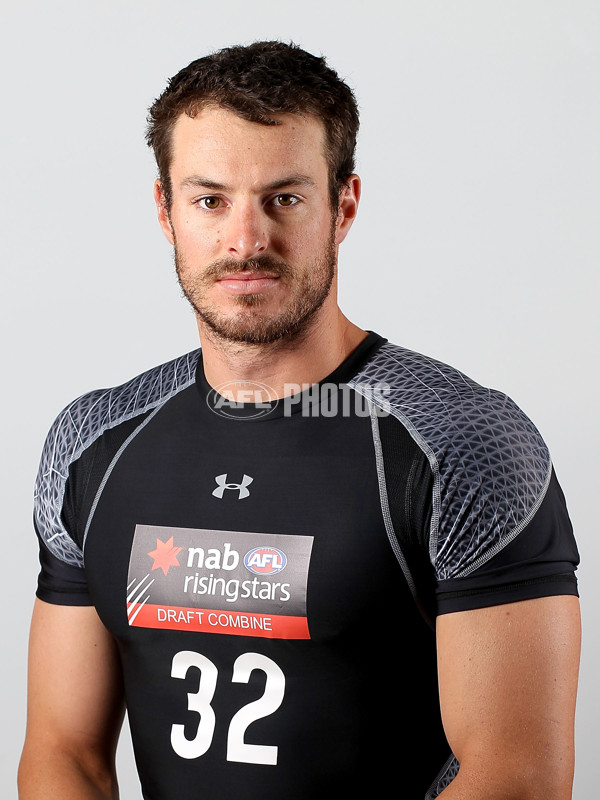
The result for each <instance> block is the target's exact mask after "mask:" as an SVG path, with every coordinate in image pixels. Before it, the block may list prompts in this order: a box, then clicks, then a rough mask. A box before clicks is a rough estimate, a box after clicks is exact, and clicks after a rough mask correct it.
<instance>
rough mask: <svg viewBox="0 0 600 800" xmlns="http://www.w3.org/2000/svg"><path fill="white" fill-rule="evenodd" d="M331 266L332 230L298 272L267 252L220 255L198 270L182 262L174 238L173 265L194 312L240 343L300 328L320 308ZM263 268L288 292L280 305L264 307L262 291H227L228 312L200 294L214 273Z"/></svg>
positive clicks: (281, 337) (287, 335) (291, 334)
mask: <svg viewBox="0 0 600 800" xmlns="http://www.w3.org/2000/svg"><path fill="white" fill-rule="evenodd" d="M335 267H336V247H335V230H334V229H332V231H331V234H330V236H329V239H328V241H327V243H326V247H325V249H324V251H323V253H322V254H320V255H319V256H318V257H317V258H316V259H315V261H314V262H313V264H312V265H310V266H309V267H308V268H307V269H306V270H305V271H304V273H301V274H298V270H296V269H295V268H294V267H293V266H291V265H290V264H288V263H287V262H285V261H281V260H279V259H276V258H274V257H273V256H270V255H264V256H258V257H257V258H252V259H247V260H239V259H232V258H220V259H218V260H216V261H213V262H211V263H210V264H209V265H208V266H207V267H205V268H204V269H203V270H202V272H201V273H200V274H194V272H193V270H190V269H189V268H188V262H187V261H186V260H185V259H184V257H183V254H182V253H181V251H180V249H179V248H178V246H177V241H175V268H176V270H177V278H178V280H179V285H180V287H181V290H182V292H183V295H184V296H185V297H186V299H187V300H188V301H189V303H190V304H191V306H192V308H193V309H194V311H195V313H196V316H197V317H198V318H199V319H200V320H202V322H204V323H205V324H206V326H207V327H208V328H209V329H210V330H211V331H212V332H213V333H214V334H216V336H217V337H218V338H220V339H221V340H225V341H228V342H237V343H244V344H273V343H275V342H281V343H283V342H286V343H289V342H291V341H293V340H295V339H297V338H299V337H300V336H301V334H303V333H304V332H305V331H306V330H307V328H308V326H309V324H310V322H311V320H313V319H314V316H315V314H316V313H317V311H318V310H319V309H320V308H321V306H322V305H323V303H324V302H325V299H326V298H327V295H328V294H329V291H330V289H331V285H332V283H333V278H334V275H335ZM257 271H260V272H267V273H268V274H269V275H273V276H276V277H277V278H278V282H283V283H284V284H285V285H286V287H287V289H288V293H289V299H288V302H287V304H286V306H285V308H283V309H281V310H280V311H278V312H276V313H268V312H266V311H264V310H263V306H264V305H265V304H266V303H267V302H268V300H269V298H268V296H265V295H263V294H243V295H235V296H233V297H232V298H231V299H232V302H234V303H235V305H236V306H237V310H236V311H234V312H233V313H232V312H231V311H229V312H223V311H222V310H220V309H219V307H218V306H217V305H216V304H211V303H210V302H209V301H208V300H207V299H206V294H207V290H209V289H210V288H211V287H212V286H214V283H215V281H216V280H218V279H219V278H221V277H223V276H225V275H231V274H232V273H236V272H257Z"/></svg>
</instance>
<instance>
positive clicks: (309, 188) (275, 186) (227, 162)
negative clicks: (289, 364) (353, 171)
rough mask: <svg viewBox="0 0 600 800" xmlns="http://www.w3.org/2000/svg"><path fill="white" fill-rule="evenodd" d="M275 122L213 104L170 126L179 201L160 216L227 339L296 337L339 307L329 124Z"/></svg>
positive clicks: (198, 308) (202, 316) (187, 281)
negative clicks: (264, 122)
mask: <svg viewBox="0 0 600 800" xmlns="http://www.w3.org/2000/svg"><path fill="white" fill-rule="evenodd" d="M278 119H279V121H280V122H281V124H280V125H273V126H265V125H260V124H257V123H253V122H248V121H246V120H244V119H241V118H240V117H238V116H237V115H236V114H234V113H232V112H230V111H227V110H225V109H223V108H208V109H204V110H203V111H201V112H200V113H199V114H198V115H197V116H196V117H195V118H193V119H191V118H190V117H188V116H186V115H182V116H181V117H179V119H178V120H177V122H176V124H175V128H174V131H173V147H172V160H171V171H170V175H171V182H172V190H173V201H172V206H171V209H170V213H169V214H168V215H167V213H166V211H165V210H164V209H163V210H162V212H160V209H159V217H160V219H161V224H162V227H163V230H164V231H165V234H166V235H167V237H168V238H169V239H170V241H172V243H173V244H174V246H175V260H176V266H177V274H178V276H179V281H180V284H181V287H182V289H183V292H184V294H185V296H186V297H187V298H188V300H189V301H190V303H191V304H192V306H193V308H194V310H195V312H196V315H197V317H198V319H199V322H200V325H201V326H202V325H204V326H207V327H208V328H209V329H211V330H212V331H213V332H214V333H216V334H217V335H218V336H219V337H221V338H224V339H227V340H230V341H237V342H252V343H267V342H275V341H278V340H284V339H285V340H289V339H291V338H293V337H294V336H296V335H298V333H299V332H301V331H302V330H304V329H305V327H306V325H307V324H308V323H309V322H310V320H312V319H314V318H315V315H316V314H317V312H319V309H322V308H323V306H325V307H331V306H332V304H333V305H335V291H334V290H332V285H333V282H334V277H335V268H336V260H337V245H338V243H339V242H340V241H341V240H342V238H343V236H344V235H345V233H344V234H342V232H341V231H340V230H339V227H340V226H336V221H337V217H336V215H335V214H333V213H332V209H331V206H330V202H329V193H328V168H327V162H326V159H325V149H324V129H323V125H322V123H321V122H320V121H318V120H317V119H315V118H313V117H300V116H297V115H292V114H286V115H281V116H280V117H278ZM156 191H157V198H158V199H159V200H160V189H159V188H157V190H156Z"/></svg>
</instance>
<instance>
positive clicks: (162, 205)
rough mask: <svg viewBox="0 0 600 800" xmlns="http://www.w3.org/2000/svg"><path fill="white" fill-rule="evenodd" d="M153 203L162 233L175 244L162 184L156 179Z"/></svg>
mask: <svg viewBox="0 0 600 800" xmlns="http://www.w3.org/2000/svg"><path fill="white" fill-rule="evenodd" d="M154 202H155V203H156V211H157V213H158V222H159V225H160V227H161V228H162V232H163V233H164V235H165V236H166V237H167V240H168V241H169V242H170V243H171V244H175V240H174V238H173V228H172V227H171V218H170V216H169V211H168V209H167V203H166V200H165V195H164V193H163V190H162V183H161V182H160V180H158V179H157V180H155V181H154Z"/></svg>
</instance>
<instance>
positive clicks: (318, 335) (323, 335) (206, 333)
mask: <svg viewBox="0 0 600 800" xmlns="http://www.w3.org/2000/svg"><path fill="white" fill-rule="evenodd" d="M328 316H329V319H322V318H318V315H317V318H316V319H315V320H314V322H313V324H312V325H310V326H309V327H308V328H307V329H306V330H305V331H303V332H302V334H301V335H300V336H298V337H296V338H295V339H294V340H293V341H289V342H286V341H279V342H273V343H272V344H268V345H263V344H260V345H253V344H245V343H241V342H229V341H225V340H222V339H221V338H220V337H217V336H216V335H215V334H214V333H213V332H212V331H211V330H210V329H208V328H207V326H206V325H205V324H204V323H203V322H202V321H201V320H198V330H199V333H200V342H201V344H202V358H203V363H204V374H205V375H206V379H207V381H208V382H209V383H210V385H211V386H213V387H217V386H219V385H222V384H224V383H227V382H229V381H243V382H253V381H255V382H258V383H263V384H266V385H267V386H268V387H269V389H270V390H271V393H272V394H274V395H275V396H277V397H285V396H286V395H289V394H294V393H295V392H296V391H299V389H296V388H295V387H298V386H300V387H301V386H302V384H313V383H317V382H319V381H321V380H323V379H324V378H326V377H327V375H329V374H330V373H331V372H333V370H334V369H335V368H336V367H337V366H339V364H341V363H342V361H344V360H345V359H346V358H347V357H348V356H349V355H350V353H351V352H352V351H353V350H355V349H356V347H358V345H359V344H360V343H361V342H362V340H363V339H364V338H365V337H366V336H367V333H366V331H364V330H362V329H361V328H359V327H358V326H356V325H354V324H353V323H352V322H350V320H348V319H347V318H346V317H345V316H344V315H343V314H342V312H341V311H340V310H339V309H336V313H335V314H334V315H328Z"/></svg>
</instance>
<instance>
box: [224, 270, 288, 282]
mask: <svg viewBox="0 0 600 800" xmlns="http://www.w3.org/2000/svg"><path fill="white" fill-rule="evenodd" d="M278 277H279V275H270V274H269V273H268V272H231V273H229V274H227V275H222V276H221V277H220V278H217V280H218V281H261V280H264V279H275V278H278Z"/></svg>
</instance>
